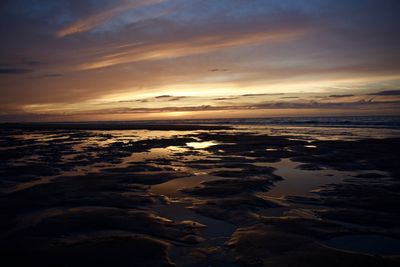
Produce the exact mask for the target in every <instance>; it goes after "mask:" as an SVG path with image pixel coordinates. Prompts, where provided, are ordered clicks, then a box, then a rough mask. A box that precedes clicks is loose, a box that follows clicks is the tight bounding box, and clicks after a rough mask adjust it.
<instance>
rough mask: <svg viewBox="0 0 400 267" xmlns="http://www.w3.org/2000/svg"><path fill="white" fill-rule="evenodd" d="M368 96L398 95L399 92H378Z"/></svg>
mask: <svg viewBox="0 0 400 267" xmlns="http://www.w3.org/2000/svg"><path fill="white" fill-rule="evenodd" d="M369 95H380V96H391V95H400V90H389V91H380V92H376V93H372V94H369Z"/></svg>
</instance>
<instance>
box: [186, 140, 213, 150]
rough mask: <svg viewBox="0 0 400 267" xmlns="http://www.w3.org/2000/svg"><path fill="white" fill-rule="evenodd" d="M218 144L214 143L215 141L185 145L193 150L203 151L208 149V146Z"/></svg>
mask: <svg viewBox="0 0 400 267" xmlns="http://www.w3.org/2000/svg"><path fill="white" fill-rule="evenodd" d="M218 144H219V143H217V142H215V141H207V142H190V143H186V145H187V146H188V147H191V148H194V149H204V148H208V147H210V146H216V145H218Z"/></svg>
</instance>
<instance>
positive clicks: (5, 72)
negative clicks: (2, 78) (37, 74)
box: [0, 68, 33, 75]
mask: <svg viewBox="0 0 400 267" xmlns="http://www.w3.org/2000/svg"><path fill="white" fill-rule="evenodd" d="M30 72H33V70H32V69H24V68H0V75H17V74H26V73H30Z"/></svg>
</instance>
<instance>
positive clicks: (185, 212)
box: [152, 202, 236, 239]
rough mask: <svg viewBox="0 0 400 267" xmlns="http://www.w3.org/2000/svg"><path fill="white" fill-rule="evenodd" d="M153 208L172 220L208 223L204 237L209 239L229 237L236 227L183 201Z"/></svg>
mask: <svg viewBox="0 0 400 267" xmlns="http://www.w3.org/2000/svg"><path fill="white" fill-rule="evenodd" d="M152 210H153V211H155V212H157V213H158V214H160V215H161V216H162V217H165V218H168V219H170V220H174V221H195V222H198V223H201V224H204V225H206V227H205V228H204V229H203V231H202V232H203V235H204V237H206V238H208V239H214V238H220V237H226V238H228V237H230V236H231V235H232V234H233V232H234V231H235V229H236V227H235V226H234V225H232V224H230V223H227V222H224V221H220V220H216V219H213V218H210V217H206V216H202V215H201V214H198V213H196V212H194V211H192V210H190V209H188V208H187V207H186V206H185V204H183V203H176V202H172V203H171V204H170V205H157V206H153V207H152Z"/></svg>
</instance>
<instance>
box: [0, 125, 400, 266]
mask: <svg viewBox="0 0 400 267" xmlns="http://www.w3.org/2000/svg"><path fill="white" fill-rule="evenodd" d="M376 121H379V122H382V121H384V122H385V123H373V122H374V119H371V118H350V119H348V118H347V119H346V118H341V119H340V120H338V119H336V120H333V119H331V120H326V119H325V120H324V121H322V120H320V119H314V120H304V119H303V120H300V119H292V120H282V119H281V120H279V119H275V123H273V122H271V120H268V121H266V120H252V121H249V120H247V121H246V120H230V121H217V120H215V121H181V122H179V121H176V122H175V123H168V122H159V123H154V122H153V123H151V122H145V123H143V122H136V123H126V122H115V123H53V124H48V123H38V124H2V125H1V126H0V129H1V132H0V159H1V161H0V162H1V163H0V176H1V177H2V178H1V181H0V206H1V212H2V216H1V217H2V220H1V223H0V236H1V239H0V248H1V255H2V262H3V263H4V266H23V265H30V266H94V265H97V266H308V267H310V266H341V267H343V266H400V256H399V255H400V231H399V227H398V222H399V221H400V213H399V206H400V193H399V192H400V190H399V189H400V165H399V162H400V153H399V151H400V127H399V126H398V125H397V122H398V117H394V118H386V120H383V119H382V120H379V119H378V120H376ZM367 244H369V245H367ZM60 263H62V264H60Z"/></svg>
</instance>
